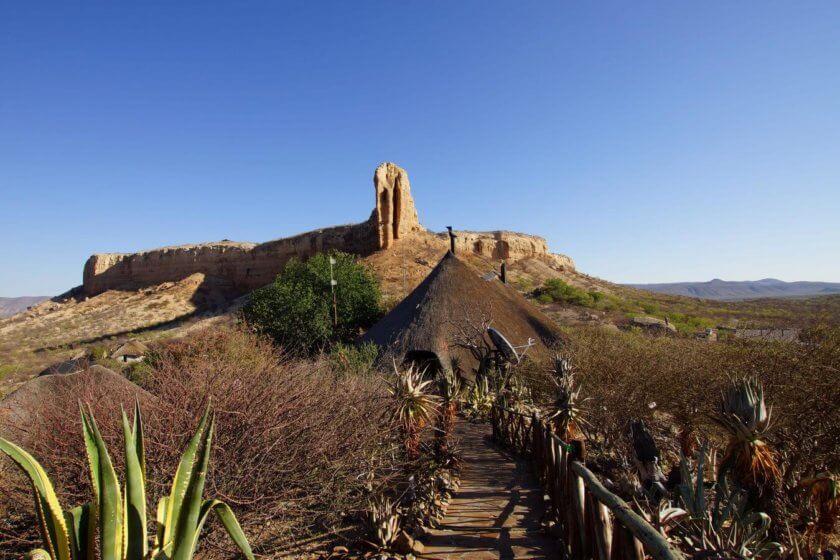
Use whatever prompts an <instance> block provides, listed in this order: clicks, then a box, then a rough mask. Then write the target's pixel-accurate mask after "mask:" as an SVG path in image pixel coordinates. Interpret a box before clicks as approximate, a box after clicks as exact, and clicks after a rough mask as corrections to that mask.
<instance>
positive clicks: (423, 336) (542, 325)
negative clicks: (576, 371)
mask: <svg viewBox="0 0 840 560" xmlns="http://www.w3.org/2000/svg"><path fill="white" fill-rule="evenodd" d="M482 319H490V320H491V321H492V326H493V327H494V328H496V329H498V330H499V331H500V332H501V333H503V334H504V336H505V337H506V338H507V339H508V340H509V341H510V342H511V343H512V344H514V345H517V346H518V345H523V344H525V343H526V342H527V341H528V339H529V338H531V339H533V340H534V341H536V342H537V344H536V345H535V346H534V347H533V348H531V349H530V350H529V351H528V355H529V356H531V357H535V358H547V357H548V356H549V354H550V349H549V347H551V346H553V345H556V344H557V343H559V342H560V340H561V335H560V332H559V330H558V328H557V326H556V325H555V324H554V322H553V321H552V320H551V319H549V318H548V317H547V316H546V315H545V314H543V313H542V312H541V311H540V310H538V309H537V308H536V307H534V306H533V305H532V304H531V303H530V302H528V300H526V299H525V298H524V297H523V296H522V295H521V294H520V293H519V292H517V291H516V289H514V288H512V287H510V286H507V285H505V284H503V283H502V282H501V281H499V280H484V279H482V277H481V276H480V273H479V272H478V271H477V270H475V269H473V268H472V267H471V266H470V265H468V264H466V263H464V262H463V261H461V260H460V259H458V258H457V257H455V256H454V255H452V254H447V255H446V256H444V257H443V259H441V261H440V262H439V263H438V265H437V266H436V267H435V268H434V270H432V272H431V273H430V274H429V276H428V277H426V279H425V280H424V281H423V282H422V283H421V284H420V285H419V286H418V287H417V288H416V289H415V290H414V291H413V292H411V294H409V295H408V297H406V298H405V299H404V300H403V301H402V302H401V303H400V304H399V305H397V306H396V307H395V308H394V309H393V310H391V312H390V313H388V314H387V315H385V317H383V318H382V319H381V320H380V321H379V322H378V323H376V324H375V325H374V326H373V327H371V329H370V330H369V331H368V332H367V333H365V334H364V335H363V336H361V337H360V338H359V342H360V343H363V342H367V341H372V342H375V343H376V344H378V345H379V346H380V347H382V348H383V350H384V351H385V352H387V353H390V354H392V355H393V356H394V357H396V358H397V359H399V360H401V359H403V358H404V357H405V356H406V354H407V353H409V352H418V351H420V352H431V353H434V354H435V355H436V356H437V358H438V360H439V361H440V363H441V365H442V366H443V367H445V368H449V367H450V366H451V364H452V360H453V358H455V359H456V360H457V362H458V364H459V365H460V369H461V371H462V372H463V373H465V374H467V376H469V374H470V372H471V371H472V370H473V369H475V368H477V366H478V363H477V361H476V360H475V358H474V357H473V356H472V355H471V354H470V352H469V351H468V350H466V349H464V348H461V347H459V346H457V345H456V341H457V340H458V339H459V338H462V334H463V332H464V331H472V332H476V329H475V327H477V326H480V325H481V322H482Z"/></svg>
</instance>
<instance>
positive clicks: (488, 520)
mask: <svg viewBox="0 0 840 560" xmlns="http://www.w3.org/2000/svg"><path fill="white" fill-rule="evenodd" d="M457 435H458V437H459V439H460V448H461V452H462V465H463V467H462V471H461V487H460V488H459V489H458V491H457V492H456V493H455V495H454V496H453V498H452V502H451V503H450V504H449V509H448V510H447V514H446V518H445V519H444V520H443V523H441V526H440V528H439V529H435V530H432V531H430V534H429V535H428V536H427V537H426V538H424V539H423V544H424V545H425V550H424V553H423V554H422V555H421V556H420V558H427V559H433V558H434V559H441V560H443V559H454V558H464V559H469V560H485V559H496V558H560V547H559V545H558V544H557V543H556V542H555V541H554V540H553V539H550V538H549V537H547V536H545V535H544V534H543V532H542V531H541V528H540V518H541V516H542V513H543V504H542V490H541V489H540V488H539V485H538V483H537V481H536V480H535V478H534V476H533V475H532V474H531V471H530V468H529V467H528V465H526V464H525V463H523V462H518V461H517V460H516V459H515V458H513V457H512V456H511V455H509V454H508V453H507V452H506V451H504V450H502V449H501V448H499V447H497V446H496V445H495V444H494V443H493V442H492V441H491V440H490V425H489V424H468V423H467V422H465V421H463V420H460V421H459V426H458V430H457Z"/></svg>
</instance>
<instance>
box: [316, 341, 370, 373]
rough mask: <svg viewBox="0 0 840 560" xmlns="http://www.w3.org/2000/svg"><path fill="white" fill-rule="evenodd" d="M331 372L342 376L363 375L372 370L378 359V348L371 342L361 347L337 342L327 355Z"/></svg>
mask: <svg viewBox="0 0 840 560" xmlns="http://www.w3.org/2000/svg"><path fill="white" fill-rule="evenodd" d="M328 357H329V361H330V365H331V366H332V369H333V371H335V372H337V373H340V374H343V375H364V374H367V373H369V372H370V371H371V370H372V369H373V364H374V362H376V358H377V357H379V347H378V346H377V345H376V344H374V343H373V342H366V343H364V344H361V345H356V344H345V343H343V342H338V343H336V344H335V345H333V347H332V349H331V350H330V353H329V356H328Z"/></svg>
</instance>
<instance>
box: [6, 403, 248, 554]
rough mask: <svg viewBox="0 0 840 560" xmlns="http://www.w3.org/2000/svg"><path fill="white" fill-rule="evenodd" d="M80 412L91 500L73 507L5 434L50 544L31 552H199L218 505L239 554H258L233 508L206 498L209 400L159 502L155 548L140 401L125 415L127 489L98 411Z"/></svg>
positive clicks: (210, 418)
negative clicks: (151, 540) (149, 528)
mask: <svg viewBox="0 0 840 560" xmlns="http://www.w3.org/2000/svg"><path fill="white" fill-rule="evenodd" d="M81 413H82V431H83V435H84V440H85V448H86V452H87V456H88V462H89V465H90V477H91V487H92V488H93V501H92V502H91V503H88V504H84V505H81V506H78V507H75V508H73V509H71V510H69V511H65V510H63V509H62V507H61V504H60V503H59V501H58V497H57V496H56V494H55V490H54V487H53V484H52V482H50V479H49V477H48V476H47V473H46V471H45V470H44V468H43V467H42V466H41V465H40V464H39V463H38V462H37V461H36V460H35V459H34V458H33V457H32V456H31V455H30V454H29V453H27V452H26V451H24V450H23V449H21V448H20V447H18V446H16V445H15V444H13V443H11V442H9V441H6V440H5V439H3V438H0V451H3V452H4V453H5V454H6V455H8V456H9V457H10V458H11V459H12V461H14V463H15V464H16V465H17V466H18V467H19V468H20V469H21V470H22V471H23V472H24V473H25V474H26V476H27V477H28V478H29V481H30V483H31V484H32V490H33V493H34V495H35V505H36V514H37V518H38V524H39V527H40V530H41V536H42V538H43V540H44V545H45V548H46V550H41V549H38V550H36V551H33V552H32V553H30V556H31V557H33V558H39V559H44V560H94V559H95V558H101V559H102V560H144V559H147V558H154V559H161V560H162V559H172V560H189V559H191V558H192V557H193V556H194V554H195V551H196V548H197V547H198V541H199V536H200V535H201V530H202V528H203V527H204V524H205V522H206V521H207V518H208V517H209V515H210V513H211V512H213V513H215V514H216V516H217V517H218V518H219V520H220V521H221V522H222V524H223V525H224V527H225V529H226V530H227V533H228V535H229V536H230V538H231V540H233V542H234V544H236V546H237V547H238V548H239V550H240V551H241V552H242V554H244V555H245V557H246V558H248V559H249V560H253V558H254V555H253V553H252V552H251V547H250V545H249V544H248V540H247V539H246V537H245V534H244V533H243V532H242V528H241V527H240V526H239V522H238V521H237V520H236V516H234V514H233V512H232V511H231V509H230V508H229V507H228V506H227V505H226V504H225V503H224V502H221V501H219V500H204V499H202V495H203V493H204V484H205V480H206V475H207V466H208V464H209V461H210V443H211V440H212V438H213V428H214V423H215V420H214V417H213V414H212V413H211V411H210V408H209V407H208V409H207V411H206V412H205V413H204V416H203V417H202V418H201V422H200V423H199V426H198V429H197V430H196V432H195V435H193V437H192V439H190V441H189V443H188V444H187V447H186V449H185V450H184V453H183V455H182V456H181V462H180V464H179V465H178V470H177V471H176V472H175V478H174V480H173V482H172V490H171V492H170V494H169V496H168V497H163V498H161V500H160V502H158V506H157V515H156V520H157V534H156V537H155V539H154V543H153V545H152V547H151V549H149V541H148V539H147V535H146V458H145V445H144V439H143V419H142V416H141V415H140V407H139V405H135V409H134V422H133V424H132V425H131V426H129V422H128V418H127V417H126V414H125V411H123V414H122V426H123V434H124V438H125V465H126V467H125V468H126V472H125V487H124V489H123V490H122V491H121V489H120V483H119V479H118V477H117V473H116V471H115V470H114V467H113V463H112V462H111V457H110V456H109V455H108V450H107V448H106V447H105V442H104V441H103V439H102V434H101V433H100V431H99V427H98V426H97V424H96V420H95V419H94V417H93V414H92V413H91V412H90V410H89V409H88V410H87V411H86V410H85V409H84V408H82V411H81ZM97 537H98V538H97ZM97 540H98V541H99V554H98V555H97V550H96V541H97Z"/></svg>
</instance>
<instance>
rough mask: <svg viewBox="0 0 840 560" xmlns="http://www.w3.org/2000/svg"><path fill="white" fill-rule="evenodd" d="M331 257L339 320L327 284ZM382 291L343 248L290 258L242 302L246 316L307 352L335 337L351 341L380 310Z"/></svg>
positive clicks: (256, 325) (293, 347)
mask: <svg viewBox="0 0 840 560" xmlns="http://www.w3.org/2000/svg"><path fill="white" fill-rule="evenodd" d="M330 258H333V259H335V264H334V265H333V277H334V278H335V280H336V286H335V296H336V304H337V311H338V323H337V324H335V316H334V309H333V295H332V290H331V288H330ZM381 300H382V296H381V293H380V291H379V284H378V283H377V281H376V277H375V276H374V275H373V273H372V272H371V271H370V270H369V269H368V268H367V267H365V266H364V265H362V264H360V263H357V262H356V261H355V259H354V257H353V255H349V254H347V253H341V252H333V253H330V254H318V255H315V256H314V257H311V258H310V259H309V260H307V261H306V262H301V261H299V260H297V259H292V260H290V261H289V262H288V263H287V264H286V268H285V269H284V270H283V272H281V273H280V274H278V275H277V278H276V279H275V280H274V282H273V283H272V284H269V285H268V286H265V287H263V288H260V289H258V290H255V291H254V292H253V293H252V294H251V301H250V302H249V303H248V304H247V305H246V306H245V307H244V308H243V310H242V313H243V316H244V318H245V320H246V322H247V323H248V324H249V325H251V326H252V327H254V328H255V329H256V330H257V331H258V332H260V333H263V334H266V335H268V336H270V337H271V338H273V339H274V340H275V341H276V342H277V343H278V344H280V345H282V346H284V347H285V348H287V349H289V350H291V351H295V352H305V353H311V352H315V351H318V350H320V349H322V348H324V347H326V346H328V345H330V344H331V343H333V342H338V341H350V340H352V339H353V338H354V337H355V336H356V335H357V334H358V333H359V329H362V328H366V327H369V326H370V325H372V324H373V323H374V322H375V321H376V320H377V319H378V318H379V316H380V315H381V313H382V302H381Z"/></svg>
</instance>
